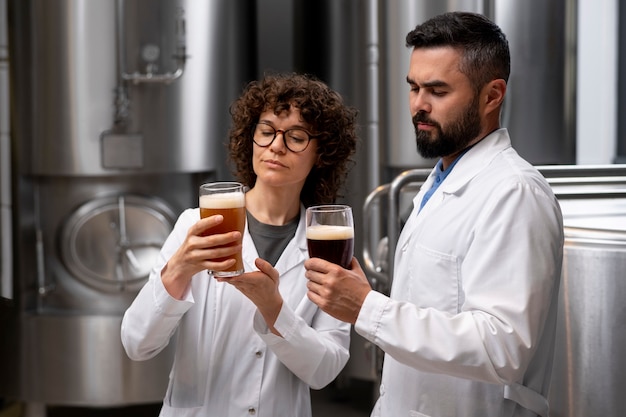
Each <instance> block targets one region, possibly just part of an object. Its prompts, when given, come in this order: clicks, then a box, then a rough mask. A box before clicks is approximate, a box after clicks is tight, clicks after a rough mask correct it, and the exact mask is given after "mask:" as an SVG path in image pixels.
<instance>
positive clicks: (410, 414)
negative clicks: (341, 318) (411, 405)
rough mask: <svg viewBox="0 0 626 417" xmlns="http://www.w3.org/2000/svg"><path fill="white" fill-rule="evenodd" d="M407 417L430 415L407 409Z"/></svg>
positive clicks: (425, 416)
mask: <svg viewBox="0 0 626 417" xmlns="http://www.w3.org/2000/svg"><path fill="white" fill-rule="evenodd" d="M409 417H430V416H428V415H426V414H422V413H420V412H419V411H413V410H411V411H409Z"/></svg>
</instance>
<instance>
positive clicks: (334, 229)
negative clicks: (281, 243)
mask: <svg viewBox="0 0 626 417" xmlns="http://www.w3.org/2000/svg"><path fill="white" fill-rule="evenodd" d="M306 238H307V239H311V240H343V239H353V238H354V229H353V228H352V227H350V226H330V225H325V224H318V225H314V226H309V227H307V228H306Z"/></svg>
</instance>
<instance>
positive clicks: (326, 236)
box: [306, 204, 354, 268]
mask: <svg viewBox="0 0 626 417" xmlns="http://www.w3.org/2000/svg"><path fill="white" fill-rule="evenodd" d="M306 239H307V245H308V248H309V256H310V257H311V258H322V259H325V260H327V261H329V262H332V263H334V264H337V265H341V266H342V267H344V268H348V267H349V266H350V262H351V261H352V256H353V255H354V220H353V218H352V208H351V207H350V206H344V205H338V204H333V205H325V206H313V207H309V208H307V209H306Z"/></svg>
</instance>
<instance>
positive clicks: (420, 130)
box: [407, 48, 481, 158]
mask: <svg viewBox="0 0 626 417" xmlns="http://www.w3.org/2000/svg"><path fill="white" fill-rule="evenodd" d="M459 60H460V54H459V53H458V52H457V51H456V50H454V49H452V48H431V49H416V50H414V51H413V53H412V54H411V64H410V67H409V74H408V76H407V81H408V82H409V85H410V86H411V91H410V93H409V106H410V111H411V116H412V120H413V125H414V126H415V139H416V144H417V150H418V152H419V153H420V155H422V156H423V157H425V158H435V157H446V156H454V155H456V154H457V153H459V152H460V151H461V150H463V149H464V148H466V147H467V146H468V145H469V144H470V143H471V142H472V141H474V139H477V138H478V136H479V135H480V133H481V117H480V101H479V96H478V95H477V94H476V93H475V91H474V90H473V88H472V86H471V84H470V81H469V79H468V78H467V76H465V75H464V74H463V73H461V72H460V71H459V69H458V65H459Z"/></svg>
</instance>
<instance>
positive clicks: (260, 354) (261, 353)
mask: <svg viewBox="0 0 626 417" xmlns="http://www.w3.org/2000/svg"><path fill="white" fill-rule="evenodd" d="M254 354H255V355H256V357H257V358H260V357H262V356H263V352H261V351H260V350H257V351H256V352H255V353H254Z"/></svg>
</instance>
